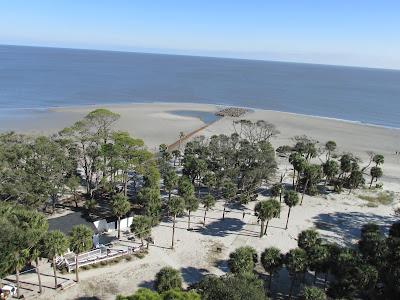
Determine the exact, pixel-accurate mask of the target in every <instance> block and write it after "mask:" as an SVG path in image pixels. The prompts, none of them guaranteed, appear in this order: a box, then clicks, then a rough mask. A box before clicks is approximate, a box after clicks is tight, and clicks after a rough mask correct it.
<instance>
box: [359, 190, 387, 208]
mask: <svg viewBox="0 0 400 300" xmlns="http://www.w3.org/2000/svg"><path fill="white" fill-rule="evenodd" d="M358 198H360V199H361V200H365V201H367V202H368V203H367V206H368V207H376V206H378V205H389V204H391V203H392V202H393V201H394V193H393V192H389V191H383V192H379V193H377V194H375V195H366V194H364V195H359V196H358Z"/></svg>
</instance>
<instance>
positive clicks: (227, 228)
mask: <svg viewBox="0 0 400 300" xmlns="http://www.w3.org/2000/svg"><path fill="white" fill-rule="evenodd" d="M245 225H246V223H244V222H243V221H241V220H239V219H235V218H225V220H222V219H220V220H217V221H214V222H211V223H209V224H206V226H205V227H204V228H202V229H200V230H199V233H201V234H204V235H211V236H219V237H224V236H228V235H231V234H235V235H243V236H255V237H256V236H257V234H256V233H254V234H253V233H251V232H250V231H247V233H243V232H240V231H242V229H243V227H244V226H245Z"/></svg>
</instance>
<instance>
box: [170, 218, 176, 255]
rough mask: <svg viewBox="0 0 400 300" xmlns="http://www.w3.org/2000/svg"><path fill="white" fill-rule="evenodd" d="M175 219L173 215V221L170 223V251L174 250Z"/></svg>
mask: <svg viewBox="0 0 400 300" xmlns="http://www.w3.org/2000/svg"><path fill="white" fill-rule="evenodd" d="M175 218H176V215H174V220H173V223H172V243H171V249H174V239H175Z"/></svg>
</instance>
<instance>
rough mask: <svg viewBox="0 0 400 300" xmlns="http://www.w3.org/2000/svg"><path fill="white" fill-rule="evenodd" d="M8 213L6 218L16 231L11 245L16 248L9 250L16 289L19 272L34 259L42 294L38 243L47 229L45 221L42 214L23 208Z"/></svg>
mask: <svg viewBox="0 0 400 300" xmlns="http://www.w3.org/2000/svg"><path fill="white" fill-rule="evenodd" d="M8 213H10V215H8V217H10V220H11V221H12V224H13V225H14V226H15V228H16V229H17V232H16V233H15V236H13V237H12V238H13V239H14V241H13V243H16V244H15V246H16V247H15V248H11V249H12V250H11V251H10V253H11V254H10V262H12V265H14V266H15V273H16V277H17V285H18V287H17V288H18V289H20V287H19V272H20V270H21V269H22V268H23V267H24V266H25V263H26V262H27V261H31V260H32V259H34V260H35V263H36V272H37V276H38V281H39V291H40V292H42V284H41V278H40V271H39V265H38V259H39V255H40V251H39V249H40V246H41V244H40V243H41V241H42V240H43V237H44V236H45V234H46V232H47V230H48V227H49V225H48V223H47V220H46V218H45V216H44V215H43V214H40V213H38V212H37V211H35V210H27V209H24V208H15V209H14V210H10V211H8ZM6 217H7V216H6ZM10 246H12V245H10Z"/></svg>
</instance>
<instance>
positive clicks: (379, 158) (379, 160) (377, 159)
mask: <svg viewBox="0 0 400 300" xmlns="http://www.w3.org/2000/svg"><path fill="white" fill-rule="evenodd" d="M372 161H373V162H374V163H375V166H379V165H382V164H383V163H384V162H385V157H384V156H383V155H382V154H376V155H374V157H373V158H372Z"/></svg>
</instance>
